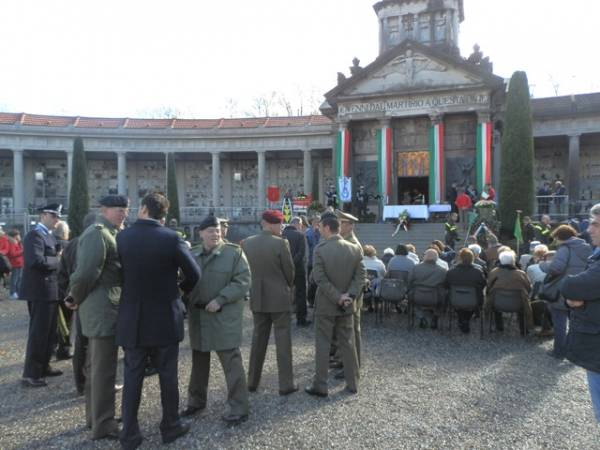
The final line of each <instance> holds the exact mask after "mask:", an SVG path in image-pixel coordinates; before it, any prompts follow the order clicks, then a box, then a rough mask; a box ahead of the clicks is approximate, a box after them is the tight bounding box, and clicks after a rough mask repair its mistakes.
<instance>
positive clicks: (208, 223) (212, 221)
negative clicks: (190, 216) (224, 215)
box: [198, 216, 221, 231]
mask: <svg viewBox="0 0 600 450" xmlns="http://www.w3.org/2000/svg"><path fill="white" fill-rule="evenodd" d="M220 223H221V222H219V219H218V218H217V217H215V216H208V217H206V219H204V220H203V221H202V222H200V225H199V226H198V229H199V230H200V231H202V230H206V229H207V228H210V227H218V226H219V225H220Z"/></svg>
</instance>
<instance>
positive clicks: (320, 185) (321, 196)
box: [315, 152, 333, 204]
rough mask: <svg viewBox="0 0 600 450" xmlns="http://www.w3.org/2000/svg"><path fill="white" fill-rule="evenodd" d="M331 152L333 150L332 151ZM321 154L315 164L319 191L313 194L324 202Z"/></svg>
mask: <svg viewBox="0 0 600 450" xmlns="http://www.w3.org/2000/svg"><path fill="white" fill-rule="evenodd" d="M332 153H333V152H332ZM324 159H325V158H323V155H321V156H320V157H319V162H318V165H317V177H318V189H319V192H318V193H317V195H316V196H315V199H316V200H318V201H319V202H320V203H322V204H325V198H324V197H325V189H326V187H325V170H324V169H323V160H324Z"/></svg>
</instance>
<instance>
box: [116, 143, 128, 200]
mask: <svg viewBox="0 0 600 450" xmlns="http://www.w3.org/2000/svg"><path fill="white" fill-rule="evenodd" d="M117 192H118V193H119V194H120V195H127V153H126V152H117Z"/></svg>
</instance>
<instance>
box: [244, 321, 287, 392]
mask: <svg viewBox="0 0 600 450" xmlns="http://www.w3.org/2000/svg"><path fill="white" fill-rule="evenodd" d="M253 317H254V331H253V332H252V348H251V350H250V364H249V366H248V387H249V388H254V389H255V388H257V387H258V384H259V383H260V377H261V374H262V368H263V364H264V362H265V354H266V352H267V346H268V345H269V336H270V335H271V326H273V330H274V333H275V348H276V353H277V369H278V372H279V390H280V391H288V390H291V389H293V388H294V387H295V386H294V370H293V368H292V330H291V321H292V317H291V313H290V312H288V311H285V312H277V313H262V312H254V313H253Z"/></svg>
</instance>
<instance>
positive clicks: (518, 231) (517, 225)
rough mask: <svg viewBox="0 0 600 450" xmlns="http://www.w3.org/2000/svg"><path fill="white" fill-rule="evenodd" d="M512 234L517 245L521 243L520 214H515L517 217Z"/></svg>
mask: <svg viewBox="0 0 600 450" xmlns="http://www.w3.org/2000/svg"><path fill="white" fill-rule="evenodd" d="M513 235H514V236H515V238H516V239H517V245H519V244H522V243H523V233H522V232H521V215H520V214H517V219H516V220H515V230H514V231H513Z"/></svg>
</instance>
